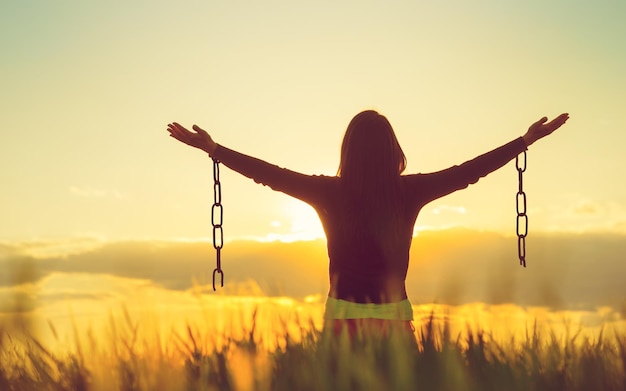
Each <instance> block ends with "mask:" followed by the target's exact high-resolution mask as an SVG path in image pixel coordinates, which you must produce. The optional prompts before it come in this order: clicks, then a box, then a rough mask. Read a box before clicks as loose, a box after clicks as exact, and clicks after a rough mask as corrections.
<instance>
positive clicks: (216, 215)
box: [211, 158, 224, 291]
mask: <svg viewBox="0 0 626 391" xmlns="http://www.w3.org/2000/svg"><path fill="white" fill-rule="evenodd" d="M223 221H224V208H223V207H222V184H221V183H220V161H219V160H217V159H215V158H213V207H212V208H211V225H213V247H214V248H215V251H216V254H215V256H216V258H215V259H216V261H215V262H216V266H215V269H214V270H213V290H214V291H215V290H216V289H215V275H216V274H219V275H220V279H221V286H222V287H223V286H224V272H222V259H221V251H222V247H224V230H223V229H222V222H223Z"/></svg>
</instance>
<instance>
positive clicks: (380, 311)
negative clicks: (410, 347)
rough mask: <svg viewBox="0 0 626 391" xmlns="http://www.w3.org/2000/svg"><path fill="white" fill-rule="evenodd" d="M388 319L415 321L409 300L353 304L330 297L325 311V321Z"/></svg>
mask: <svg viewBox="0 0 626 391" xmlns="http://www.w3.org/2000/svg"><path fill="white" fill-rule="evenodd" d="M364 318H374V319H388V320H413V307H412V306H411V303H410V302H409V299H404V300H402V301H399V302H396V303H381V304H376V303H353V302H351V301H347V300H341V299H335V298H334V297H330V296H329V297H328V298H327V299H326V308H325V309H324V319H364Z"/></svg>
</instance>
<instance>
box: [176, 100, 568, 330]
mask: <svg viewBox="0 0 626 391" xmlns="http://www.w3.org/2000/svg"><path fill="white" fill-rule="evenodd" d="M568 118H569V115H568V114H561V115H560V116H558V117H557V118H555V119H554V120H552V121H550V122H547V118H546V117H544V118H542V119H540V120H539V121H537V122H536V123H534V124H532V125H531V126H530V128H529V129H528V131H527V132H526V134H524V136H523V137H519V138H517V139H515V140H513V141H511V142H509V143H507V144H505V145H503V146H501V147H499V148H496V149H494V150H493V151H490V152H488V153H486V154H484V155H481V156H478V157H476V158H474V159H472V160H470V161H468V162H465V163H463V164H461V165H459V166H453V167H450V168H448V169H445V170H443V171H438V172H434V173H430V174H412V175H401V174H402V172H403V171H404V169H405V167H406V158H405V156H404V153H403V152H402V148H401V147H400V145H399V143H398V140H397V139H396V136H395V133H394V131H393V128H392V127H391V125H390V123H389V121H388V120H387V118H385V117H384V116H382V115H380V114H379V113H377V112H376V111H372V110H368V111H363V112H361V113H359V114H357V115H356V116H355V117H354V118H353V119H352V121H350V124H349V125H348V128H347V130H346V133H345V136H344V139H343V142H342V146H341V160H340V163H339V169H338V172H337V176H332V177H331V176H323V175H321V176H315V175H313V176H312V175H304V174H300V173H297V172H294V171H290V170H287V169H284V168H280V167H277V166H274V165H271V164H269V163H266V162H264V161H262V160H259V159H256V158H253V157H250V156H246V155H243V154H241V153H239V152H235V151H233V150H230V149H228V148H226V147H224V146H222V145H219V144H217V143H215V142H214V141H213V139H212V138H211V137H210V136H209V135H208V134H207V132H205V131H204V130H202V129H200V128H199V127H198V126H196V125H194V126H193V129H194V130H195V132H191V131H189V130H187V129H185V128H184V127H183V126H181V125H179V124H177V123H172V124H169V125H168V131H169V133H170V136H172V137H174V138H176V139H177V140H179V141H181V142H183V143H185V144H188V145H190V146H192V147H195V148H199V149H201V150H203V151H205V152H206V153H208V154H209V155H210V156H211V157H213V158H216V159H218V160H219V161H221V162H222V163H223V164H224V165H226V166H227V167H229V168H231V169H233V170H235V171H237V172H239V173H241V174H243V175H245V176H247V177H249V178H252V179H253V180H254V181H256V182H257V183H262V184H264V185H267V186H270V187H271V188H272V189H274V190H277V191H281V192H283V193H286V194H288V195H290V196H293V197H295V198H298V199H300V200H302V201H304V202H306V203H308V204H310V205H311V206H312V207H313V208H315V210H316V212H317V214H318V216H319V218H320V220H321V222H322V226H323V228H324V232H325V233H326V238H327V247H328V257H329V261H330V265H329V277H330V290H329V292H328V298H327V301H326V310H325V314H324V318H325V322H326V323H325V328H330V329H332V330H334V331H335V332H336V333H339V332H341V331H342V330H344V329H347V331H348V332H349V333H350V335H355V334H356V333H359V332H362V331H365V330H372V329H373V330H375V331H376V333H380V332H382V333H386V332H387V331H388V330H393V329H398V328H399V329H402V330H406V331H408V332H410V333H411V334H412V330H413V328H412V324H411V321H412V320H413V311H412V308H411V304H410V302H409V300H408V298H407V294H406V289H405V279H406V274H407V269H408V265H409V248H410V246H411V239H412V234H413V226H414V224H415V220H416V218H417V215H418V213H419V211H420V209H421V208H422V207H424V205H426V204H427V203H429V202H431V201H433V200H435V199H438V198H440V197H443V196H445V195H447V194H450V193H452V192H454V191H456V190H460V189H463V188H466V187H467V186H468V185H469V184H472V183H475V182H477V181H478V179H479V178H481V177H484V176H485V175H487V174H489V173H490V172H492V171H494V170H497V169H498V168H500V167H502V166H504V165H505V164H506V163H507V162H509V161H510V160H511V159H513V158H514V157H516V156H517V155H518V154H519V153H521V152H522V151H525V150H526V149H527V147H528V146H530V145H531V144H533V143H534V142H535V141H537V140H539V139H540V138H542V137H545V136H547V135H549V134H550V133H552V132H554V131H555V130H556V129H558V128H559V127H560V126H561V125H563V124H564V123H565V121H567V119H568Z"/></svg>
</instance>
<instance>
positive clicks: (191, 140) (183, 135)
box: [167, 122, 217, 155]
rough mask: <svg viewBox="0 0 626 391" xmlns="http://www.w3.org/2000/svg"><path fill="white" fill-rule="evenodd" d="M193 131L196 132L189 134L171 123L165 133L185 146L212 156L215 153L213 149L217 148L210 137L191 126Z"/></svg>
mask: <svg viewBox="0 0 626 391" xmlns="http://www.w3.org/2000/svg"><path fill="white" fill-rule="evenodd" d="M193 130H195V131H196V132H195V133H194V132H190V131H189V130H187V129H185V127H184V126H182V125H180V124H178V123H176V122H172V123H171V124H168V125H167V131H168V132H170V136H171V137H174V138H175V139H176V140H178V141H180V142H183V143H185V144H187V145H191V146H192V147H195V148H198V149H201V150H203V151H204V152H206V153H208V154H209V155H212V154H213V152H215V148H217V144H216V143H215V141H213V139H212V138H211V136H209V134H208V133H207V132H205V131H204V130H202V129H200V127H199V126H198V125H194V126H193Z"/></svg>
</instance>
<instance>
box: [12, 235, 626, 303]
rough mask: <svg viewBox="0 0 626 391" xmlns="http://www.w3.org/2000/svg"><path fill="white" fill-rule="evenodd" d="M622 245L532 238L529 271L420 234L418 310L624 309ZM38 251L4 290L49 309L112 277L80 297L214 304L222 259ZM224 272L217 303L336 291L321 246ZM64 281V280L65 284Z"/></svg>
mask: <svg viewBox="0 0 626 391" xmlns="http://www.w3.org/2000/svg"><path fill="white" fill-rule="evenodd" d="M624 239H625V237H624V236H622V235H617V234H569V233H568V234H542V235H540V234H536V235H531V236H529V237H528V239H527V263H528V267H527V268H523V267H521V266H519V261H518V260H517V241H516V238H514V237H507V236H503V235H499V234H496V233H490V232H478V231H472V230H466V229H450V230H441V231H422V232H420V234H419V236H418V237H416V238H415V239H414V241H413V248H412V249H411V265H410V268H409V274H408V277H407V291H408V293H409V297H410V298H411V300H412V301H413V303H416V304H418V303H432V302H439V303H442V304H454V305H461V304H466V303H473V302H484V303H487V304H494V305H496V304H505V303H515V304H517V305H521V306H545V307H549V308H553V309H570V310H571V309H595V308H597V307H600V306H610V307H612V308H622V307H623V306H624V305H625V303H626V290H625V289H624V287H623V276H624V275H626V263H625V262H623V254H625V253H626V240H624ZM86 242H87V243H90V242H89V241H86ZM83 244H84V243H83ZM67 245H68V244H67V243H65V245H64V246H65V247H67ZM46 246H49V245H48V244H46ZM64 246H61V247H64ZM33 247H36V246H34V245H30V246H29V245H27V244H24V243H22V244H20V245H19V246H18V245H16V246H13V247H11V246H8V245H6V244H5V245H4V246H0V254H2V255H1V256H0V270H2V272H0V286H4V287H11V286H13V287H17V286H20V285H24V284H39V285H38V286H47V287H51V286H52V285H54V284H52V281H56V282H55V284H56V285H54V286H55V289H52V290H50V291H45V292H44V293H45V294H46V295H48V296H47V297H48V298H50V300H60V299H61V298H62V297H64V295H65V296H66V297H71V296H72V294H74V293H76V292H73V291H72V288H71V287H72V286H74V285H77V284H78V285H80V284H83V285H84V284H86V282H85V278H86V277H85V276H110V278H109V280H110V279H113V280H115V279H116V278H122V279H125V280H124V281H125V282H123V283H120V284H118V285H114V287H115V289H113V288H111V289H110V290H109V288H107V287H106V284H105V283H104V282H103V281H105V280H106V279H100V280H98V281H100V282H99V283H100V284H101V285H102V286H103V288H102V289H100V290H89V289H87V288H89V287H88V286H87V287H85V289H82V291H81V292H82V294H88V295H94V296H93V297H92V298H94V299H95V298H97V297H104V296H102V295H105V296H106V292H107V291H109V292H110V291H118V290H119V289H122V287H123V286H131V285H129V284H130V282H131V281H139V282H142V284H148V285H150V286H153V287H155V289H156V288H159V289H161V288H162V289H166V290H169V291H178V292H186V291H189V292H191V291H193V290H194V289H197V290H199V291H202V292H210V294H213V292H212V286H211V285H212V273H213V269H214V268H215V253H214V249H213V247H212V245H211V244H210V243H208V242H180V241H124V242H109V243H106V242H99V243H98V245H97V246H95V245H93V246H91V247H90V246H87V245H84V246H83V247H82V251H81V252H78V251H76V252H67V253H65V254H64V255H63V256H58V255H57V256H48V257H40V258H35V257H32V256H30V257H29V256H26V255H24V251H23V250H24V248H31V249H32V248H33ZM222 268H223V271H224V278H225V285H226V288H227V289H226V290H223V291H222V289H220V288H218V294H219V293H220V292H222V293H221V294H226V293H228V294H235V295H236V294H242V295H248V296H249V295H255V296H258V295H269V296H290V297H294V298H304V297H306V296H310V295H320V296H322V297H323V296H324V295H325V294H326V293H327V291H328V275H327V273H328V264H327V255H326V243H325V242H324V241H322V240H315V241H305V242H291V243H284V242H266V243H262V242H256V241H233V242H228V243H227V244H226V245H225V246H224V249H223V250H222ZM59 275H63V276H65V277H64V279H63V281H64V282H63V283H60V282H59V281H61V280H60V279H59V277H58V276H59ZM54 276H57V277H55V278H56V280H55V279H53V277H54ZM81 276H82V277H81ZM81 278H82V279H83V280H81ZM89 281H92V280H89ZM107 281H108V280H107ZM115 281H117V280H115ZM90 284H93V281H92V282H90ZM218 285H219V281H218ZM63 286H65V287H67V288H63ZM81 286H82V285H81ZM112 286H113V285H112ZM194 287H195V288H194ZM50 289H51V288H50ZM94 289H95V288H94ZM129 289H133V288H132V286H131V288H129ZM224 292H226V293H224ZM39 294H40V295H42V294H43V293H42V292H40V293H39Z"/></svg>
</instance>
